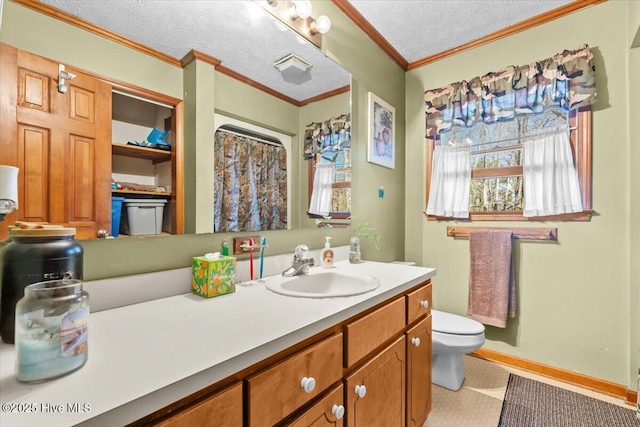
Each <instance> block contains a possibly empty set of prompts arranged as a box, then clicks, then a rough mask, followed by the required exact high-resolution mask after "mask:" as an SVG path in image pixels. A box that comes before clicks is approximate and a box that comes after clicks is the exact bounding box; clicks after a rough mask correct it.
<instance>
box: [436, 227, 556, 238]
mask: <svg viewBox="0 0 640 427" xmlns="http://www.w3.org/2000/svg"><path fill="white" fill-rule="evenodd" d="M472 229H476V230H480V229H482V230H487V229H489V230H511V231H513V238H514V239H527V240H558V229H557V228H550V227H464V226H449V227H447V236H449V237H467V238H468V237H469V232H470V231H471V230H472Z"/></svg>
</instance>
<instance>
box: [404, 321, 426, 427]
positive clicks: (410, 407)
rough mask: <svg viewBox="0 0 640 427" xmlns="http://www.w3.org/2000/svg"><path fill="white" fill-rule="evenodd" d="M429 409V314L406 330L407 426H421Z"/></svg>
mask: <svg viewBox="0 0 640 427" xmlns="http://www.w3.org/2000/svg"><path fill="white" fill-rule="evenodd" d="M430 411H431V316H429V317H427V318H425V319H424V320H422V321H421V322H420V323H418V324H417V325H415V326H414V327H413V328H411V329H410V330H408V331H407V426H408V427H421V426H422V425H423V424H424V422H425V421H426V420H427V416H428V415H429V412H430Z"/></svg>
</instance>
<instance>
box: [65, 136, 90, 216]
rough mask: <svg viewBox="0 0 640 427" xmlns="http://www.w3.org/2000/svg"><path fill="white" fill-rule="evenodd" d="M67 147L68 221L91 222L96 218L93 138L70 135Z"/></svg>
mask: <svg viewBox="0 0 640 427" xmlns="http://www.w3.org/2000/svg"><path fill="white" fill-rule="evenodd" d="M69 148H70V150H71V153H70V156H69V157H70V158H71V164H70V171H69V173H70V179H71V191H70V194H69V200H70V203H69V207H70V212H69V214H68V219H69V222H71V223H75V222H91V221H94V220H95V218H96V213H95V211H94V208H95V205H94V204H93V203H92V200H93V196H94V194H95V189H94V188H93V187H94V180H93V178H92V177H93V176H94V175H95V164H94V158H95V140H93V139H88V138H82V137H79V136H75V135H71V136H70V143H69Z"/></svg>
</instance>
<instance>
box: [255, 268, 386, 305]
mask: <svg viewBox="0 0 640 427" xmlns="http://www.w3.org/2000/svg"><path fill="white" fill-rule="evenodd" d="M265 286H266V288H267V289H269V290H270V291H272V292H275V293H277V294H281V295H287V296H291V297H304V298H331V297H344V296H349V295H358V294H363V293H365V292H370V291H372V290H374V289H376V288H377V287H378V286H380V282H379V281H378V279H376V278H375V277H371V276H355V275H350V274H346V273H342V272H340V271H337V270H336V269H335V268H334V269H330V270H323V269H320V268H312V269H310V270H309V273H308V274H302V275H299V276H293V277H284V276H273V277H271V278H269V279H268V280H267V281H266V283H265Z"/></svg>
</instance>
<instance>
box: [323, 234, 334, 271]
mask: <svg viewBox="0 0 640 427" xmlns="http://www.w3.org/2000/svg"><path fill="white" fill-rule="evenodd" d="M325 239H327V242H326V243H325V244H324V250H323V251H322V264H321V266H322V268H333V249H331V243H329V240H331V237H325Z"/></svg>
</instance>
